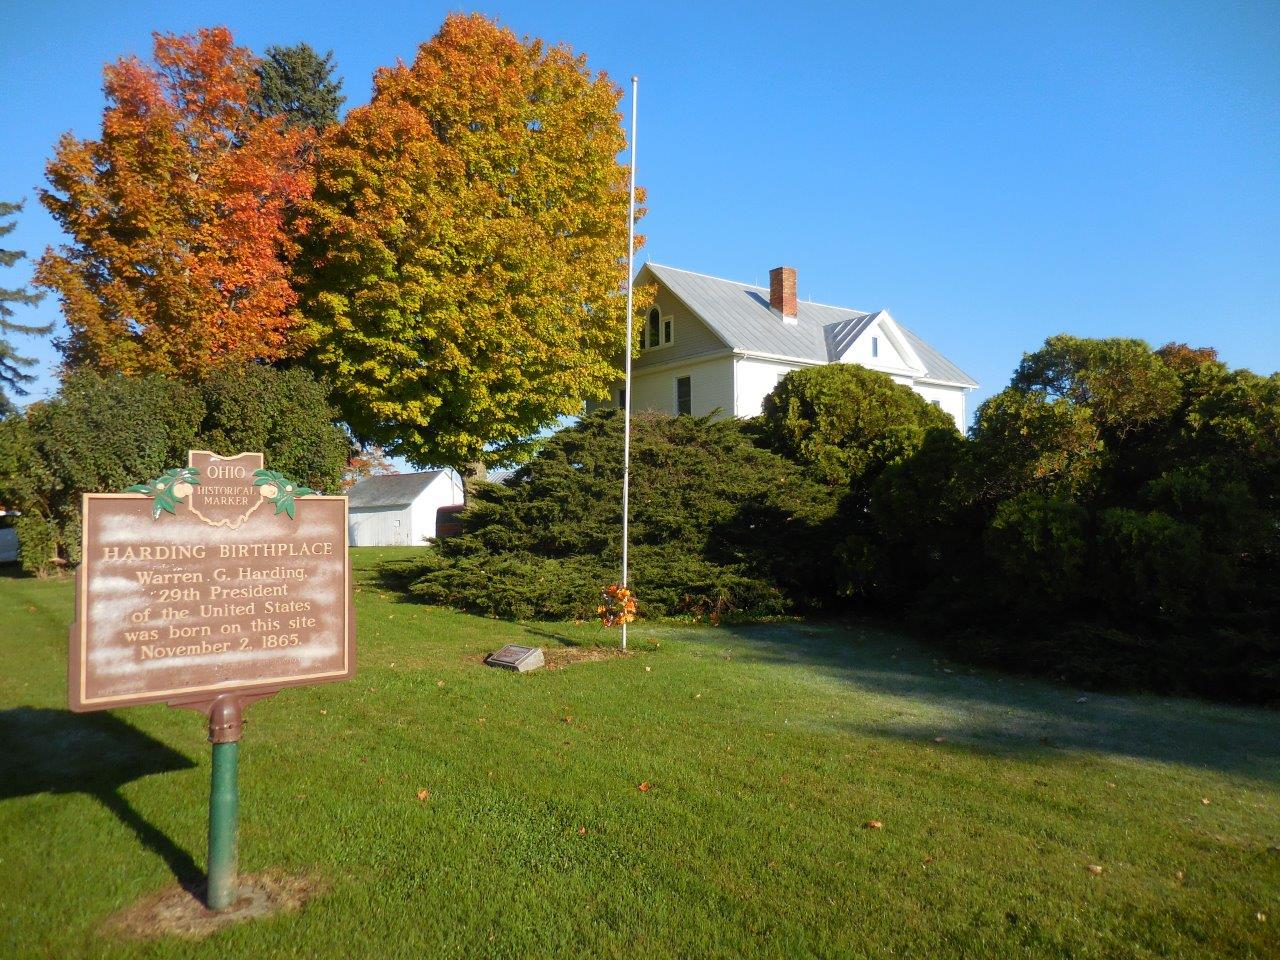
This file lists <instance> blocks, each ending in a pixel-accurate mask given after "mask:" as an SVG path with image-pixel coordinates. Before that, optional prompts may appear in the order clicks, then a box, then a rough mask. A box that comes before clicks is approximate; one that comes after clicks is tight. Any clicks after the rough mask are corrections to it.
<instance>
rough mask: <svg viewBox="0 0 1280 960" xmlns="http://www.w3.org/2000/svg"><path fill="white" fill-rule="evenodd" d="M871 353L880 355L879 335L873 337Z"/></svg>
mask: <svg viewBox="0 0 1280 960" xmlns="http://www.w3.org/2000/svg"><path fill="white" fill-rule="evenodd" d="M871 355H872V356H873V357H878V356H880V338H879V337H872V338H871Z"/></svg>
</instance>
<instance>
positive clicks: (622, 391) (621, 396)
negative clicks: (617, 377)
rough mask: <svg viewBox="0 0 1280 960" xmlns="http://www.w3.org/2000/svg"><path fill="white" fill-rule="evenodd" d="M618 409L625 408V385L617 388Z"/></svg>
mask: <svg viewBox="0 0 1280 960" xmlns="http://www.w3.org/2000/svg"><path fill="white" fill-rule="evenodd" d="M618 409H619V410H625V409H627V388H626V387H621V388H620V389H619V390H618Z"/></svg>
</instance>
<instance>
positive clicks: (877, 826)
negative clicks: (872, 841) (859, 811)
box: [862, 820, 884, 830]
mask: <svg viewBox="0 0 1280 960" xmlns="http://www.w3.org/2000/svg"><path fill="white" fill-rule="evenodd" d="M862 829H863V830H883V829H884V823H882V822H881V821H879V820H868V821H867V822H866V823H864V824H863V825H862Z"/></svg>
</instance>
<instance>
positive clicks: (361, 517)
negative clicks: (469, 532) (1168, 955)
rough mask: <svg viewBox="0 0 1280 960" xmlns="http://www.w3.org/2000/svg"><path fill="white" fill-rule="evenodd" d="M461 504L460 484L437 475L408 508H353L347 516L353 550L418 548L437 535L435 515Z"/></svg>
mask: <svg viewBox="0 0 1280 960" xmlns="http://www.w3.org/2000/svg"><path fill="white" fill-rule="evenodd" d="M458 503H462V481H461V480H460V479H459V478H458V477H457V475H456V474H454V473H453V471H448V472H446V473H442V474H440V475H439V476H438V477H436V478H435V480H433V481H432V482H431V483H430V484H428V485H427V488H426V489H425V490H423V491H422V492H421V493H419V494H418V496H417V498H416V499H415V500H414V501H413V503H411V504H406V505H404V506H394V507H364V508H352V509H351V510H350V512H349V513H348V520H349V524H348V525H349V527H350V530H349V533H350V543H351V546H353V547H421V546H425V544H426V540H427V539H428V538H430V537H434V536H435V535H436V511H437V510H439V509H440V508H441V507H446V506H452V505H453V504H458Z"/></svg>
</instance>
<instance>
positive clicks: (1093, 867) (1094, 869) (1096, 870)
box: [1085, 863, 1102, 877]
mask: <svg viewBox="0 0 1280 960" xmlns="http://www.w3.org/2000/svg"><path fill="white" fill-rule="evenodd" d="M1085 869H1086V870H1088V871H1089V872H1090V873H1092V874H1093V875H1094V876H1095V877H1100V876H1102V868H1101V867H1100V866H1098V865H1097V864H1096V863H1091V864H1089V865H1088V866H1087V867H1085Z"/></svg>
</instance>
